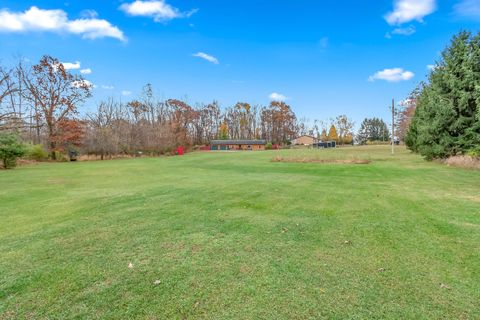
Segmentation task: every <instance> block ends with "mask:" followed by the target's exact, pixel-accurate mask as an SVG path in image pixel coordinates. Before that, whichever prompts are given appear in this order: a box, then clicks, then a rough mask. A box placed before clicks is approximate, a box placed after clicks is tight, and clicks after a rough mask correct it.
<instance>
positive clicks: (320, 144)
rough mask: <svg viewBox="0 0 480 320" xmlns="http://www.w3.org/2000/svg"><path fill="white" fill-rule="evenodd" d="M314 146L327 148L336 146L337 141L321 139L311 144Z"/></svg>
mask: <svg viewBox="0 0 480 320" xmlns="http://www.w3.org/2000/svg"><path fill="white" fill-rule="evenodd" d="M313 147H314V148H318V149H328V148H336V147H337V142H336V141H321V142H317V143H314V144H313Z"/></svg>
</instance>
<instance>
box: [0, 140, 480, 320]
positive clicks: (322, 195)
mask: <svg viewBox="0 0 480 320" xmlns="http://www.w3.org/2000/svg"><path fill="white" fill-rule="evenodd" d="M398 152H399V153H398V154H397V155H396V156H395V157H392V156H391V155H390V154H389V148H388V147H365V148H348V149H337V150H322V151H321V150H316V151H315V150H291V151H289V150H286V151H267V152H257V153H253V152H239V153H233V152H225V153H208V152H207V153H193V154H188V155H186V156H184V157H169V158H145V159H131V160H116V161H104V162H100V161H98V162H80V163H60V164H49V163H46V164H40V165H33V166H27V167H21V168H19V169H16V170H11V171H1V172H0V185H1V188H0V219H1V223H0V253H1V259H0V319H10V318H12V319H23V318H27V319H42V318H49V319H66V318H79V319H80V318H82V319H83V318H92V319H93V318H97V319H100V318H101V319H127V318H148V319H167V318H175V319H190V318H204V319H259V318H262V319H314V318H338V319H346V318H347V319H348V318H349V319H365V318H388V319H427V318H428V319H432V318H433V319H435V318H436V319H478V318H480V306H479V304H478V302H479V301H480V171H469V170H464V169H458V168H450V167H446V166H443V165H440V164H437V163H427V162H425V161H423V160H422V159H421V158H419V157H418V156H416V155H412V154H410V153H409V152H407V151H406V150H404V149H398ZM277 156H278V157H285V158H295V157H297V158H302V159H316V160H319V159H337V160H350V159H364V160H370V161H371V163H369V164H346V163H318V161H317V163H315V162H312V163H309V162H308V161H303V162H299V163H292V162H273V161H272V159H273V158H274V157H277ZM130 263H131V264H132V265H133V267H132V268H129V264H130Z"/></svg>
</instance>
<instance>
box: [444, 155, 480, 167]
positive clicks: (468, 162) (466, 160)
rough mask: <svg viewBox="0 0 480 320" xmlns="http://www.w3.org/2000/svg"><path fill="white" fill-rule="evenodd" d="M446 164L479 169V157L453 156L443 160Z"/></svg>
mask: <svg viewBox="0 0 480 320" xmlns="http://www.w3.org/2000/svg"><path fill="white" fill-rule="evenodd" d="M444 163H445V164H446V165H447V166H451V167H459V168H466V169H476V170H480V158H475V157H470V156H455V157H450V158H448V159H446V160H444Z"/></svg>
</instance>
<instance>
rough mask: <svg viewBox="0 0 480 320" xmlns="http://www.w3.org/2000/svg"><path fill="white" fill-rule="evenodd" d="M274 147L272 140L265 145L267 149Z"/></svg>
mask: <svg viewBox="0 0 480 320" xmlns="http://www.w3.org/2000/svg"><path fill="white" fill-rule="evenodd" d="M272 148H273V146H272V143H271V142H269V143H267V144H266V145H265V149H267V150H272Z"/></svg>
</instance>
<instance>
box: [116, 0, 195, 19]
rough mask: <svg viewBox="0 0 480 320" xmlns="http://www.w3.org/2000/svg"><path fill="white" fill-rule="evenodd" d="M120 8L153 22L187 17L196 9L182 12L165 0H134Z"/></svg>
mask: <svg viewBox="0 0 480 320" xmlns="http://www.w3.org/2000/svg"><path fill="white" fill-rule="evenodd" d="M120 10H122V11H123V12H125V13H126V14H128V15H130V16H136V17H150V18H153V20H154V21H155V22H165V21H169V20H172V19H178V18H189V17H190V16H192V15H193V14H194V13H195V12H197V11H198V9H193V10H190V11H187V12H182V11H180V10H179V9H178V8H175V7H172V6H171V5H169V4H168V3H167V2H166V1H165V0H149V1H142V0H136V1H134V2H132V3H124V4H122V5H121V6H120Z"/></svg>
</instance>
